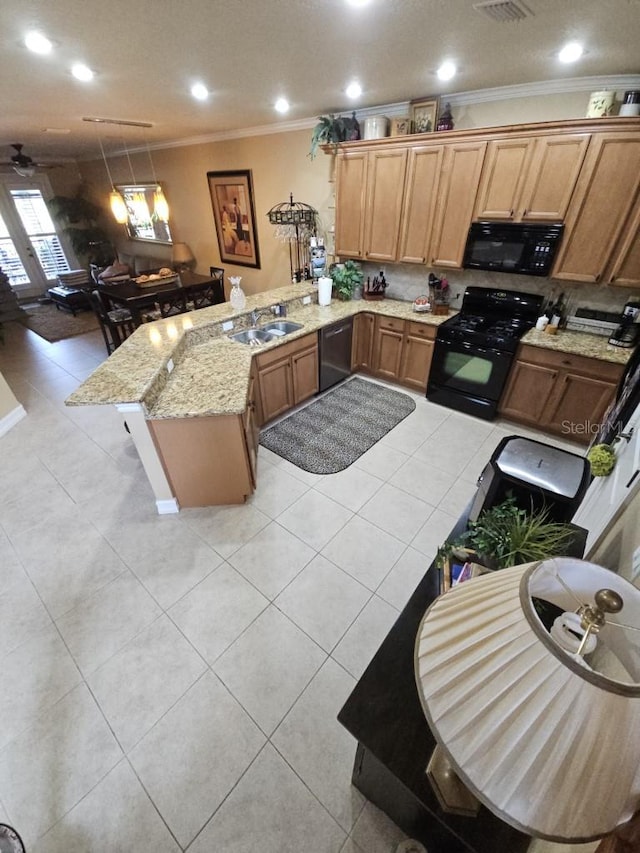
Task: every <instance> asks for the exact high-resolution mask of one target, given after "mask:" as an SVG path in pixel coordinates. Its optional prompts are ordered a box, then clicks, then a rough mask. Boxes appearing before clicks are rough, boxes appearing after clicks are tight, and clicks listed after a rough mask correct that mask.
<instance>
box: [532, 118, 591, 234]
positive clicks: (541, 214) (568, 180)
mask: <svg viewBox="0 0 640 853" xmlns="http://www.w3.org/2000/svg"><path fill="white" fill-rule="evenodd" d="M590 139H591V134H589V133H572V134H568V133H567V134H562V135H560V136H541V137H539V138H538V139H536V141H535V146H534V149H533V157H532V158H531V160H530V162H529V168H528V177H527V180H526V182H525V185H524V188H523V192H522V199H521V202H520V206H519V216H520V218H521V219H523V220H526V221H530V222H532V221H538V222H539V221H547V222H563V221H564V219H565V217H566V215H567V210H568V209H569V203H570V202H571V196H572V195H573V191H574V189H575V187H576V184H577V183H578V177H579V176H580V170H581V168H582V164H583V163H584V158H585V155H586V153H587V148H588V146H589V141H590Z"/></svg>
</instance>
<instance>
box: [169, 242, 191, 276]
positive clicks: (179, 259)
mask: <svg viewBox="0 0 640 853" xmlns="http://www.w3.org/2000/svg"><path fill="white" fill-rule="evenodd" d="M171 263H172V264H173V267H174V269H175V270H176V272H186V271H187V270H190V269H191V267H192V266H193V264H194V263H195V257H194V256H193V252H192V251H191V249H190V248H189V246H188V245H187V243H174V244H173V249H172V250H171Z"/></svg>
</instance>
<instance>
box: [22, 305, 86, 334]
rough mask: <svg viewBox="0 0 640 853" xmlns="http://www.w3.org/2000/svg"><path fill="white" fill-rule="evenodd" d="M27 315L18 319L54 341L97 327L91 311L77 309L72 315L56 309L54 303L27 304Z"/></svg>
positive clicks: (32, 329) (33, 330)
mask: <svg viewBox="0 0 640 853" xmlns="http://www.w3.org/2000/svg"><path fill="white" fill-rule="evenodd" d="M26 312H27V316H26V317H23V318H22V319H21V320H19V321H18V322H19V323H22V325H23V326H26V327H27V328H28V329H31V331H32V332H35V333H36V335H40V337H41V338H44V339H45V340H46V341H50V342H51V343H54V341H61V340H64V338H73V337H75V336H76V335H84V334H85V333H86V332H93V331H94V330H95V329H99V328H100V326H99V325H98V318H97V317H96V315H95V314H94V313H93V311H78V313H77V314H76V316H75V317H74V316H73V314H71V313H70V312H69V311H65V310H64V309H61V310H58V309H57V308H56V306H55V305H53V304H51V305H29V307H28V308H26Z"/></svg>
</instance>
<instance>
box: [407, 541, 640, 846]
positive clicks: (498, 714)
mask: <svg viewBox="0 0 640 853" xmlns="http://www.w3.org/2000/svg"><path fill="white" fill-rule="evenodd" d="M415 673H416V682H417V686H418V693H419V695H420V700H421V702H422V707H423V710H424V712H425V715H426V717H427V720H428V722H429V725H430V727H431V729H432V731H433V733H434V736H435V738H436V741H437V743H438V747H436V752H438V750H439V749H440V750H442V751H444V753H445V755H446V758H447V759H448V762H449V764H448V766H447V762H444V764H445V768H444V773H442V774H439V773H438V770H439V767H440V769H441V768H442V764H443V762H442V761H441V760H439V759H436V760H435V761H434V762H432V765H430V768H431V772H430V774H429V776H430V779H431V781H432V784H434V783H435V784H434V789H435V791H436V793H437V795H438V798H439V800H440V802H441V805H442V806H443V808H449V807H451V808H450V810H453V811H459V812H461V813H470V811H471V810H472V809H471V808H470V806H469V803H468V802H467V803H464V804H463V805H459V804H457V803H456V802H455V801H453V802H452V801H451V800H449V799H448V796H449V795H448V791H447V780H448V781H449V782H453V783H454V784H453V786H452V787H453V789H454V790H455V789H456V786H457V788H458V790H459V789H462V792H463V794H464V795H465V796H466V797H467V798H468V797H469V796H471V794H473V795H475V797H477V799H478V800H479V801H480V802H481V803H483V804H484V805H485V806H486V807H487V808H489V809H490V810H491V811H492V812H494V813H495V814H496V815H498V817H500V818H501V819H502V820H504V821H505V822H506V823H509V824H510V825H512V826H514V827H515V828H516V829H519V830H521V831H523V832H525V833H527V834H529V835H534V836H537V837H540V838H545V839H547V840H551V841H565V842H573V843H578V842H584V841H592V840H594V839H597V838H601V837H602V836H603V835H606V834H607V833H609V832H611V831H613V830H614V829H615V827H616V826H617V825H619V824H621V823H624V822H625V821H627V820H628V819H629V818H630V817H631V816H632V814H633V813H634V812H636V811H637V810H638V808H639V807H640V590H638V589H636V587H635V586H633V585H632V584H631V583H629V582H628V581H626V580H624V579H623V578H621V577H619V576H618V575H617V574H615V573H614V572H611V571H609V570H608V569H605V568H603V567H602V566H598V565H595V564H593V563H588V562H585V561H583V560H576V559H572V558H568V557H567V558H564V557H563V558H554V559H551V560H544V561H542V562H538V563H529V564H526V565H523V566H514V567H512V568H507V569H501V570H500V571H496V572H492V573H490V574H488V575H483V576H481V577H479V578H476V579H472V580H468V581H465V582H464V583H461V584H458V585H457V586H455V587H453V588H452V589H451V590H449V591H448V592H446V593H445V594H444V595H441V596H440V597H439V598H437V599H436V600H435V602H434V603H433V604H432V606H431V607H430V608H429V610H427V612H426V614H425V616H424V617H423V620H422V623H421V625H420V628H419V631H418V635H417V640H416V654H415ZM452 771H453V772H452ZM456 777H457V778H456Z"/></svg>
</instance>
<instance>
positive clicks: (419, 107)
mask: <svg viewBox="0 0 640 853" xmlns="http://www.w3.org/2000/svg"><path fill="white" fill-rule="evenodd" d="M410 104H411V124H412V126H413V132H414V133H433V131H434V130H435V129H436V121H437V119H438V108H439V106H440V98H438V97H431V98H417V99H415V100H413V101H411V102H410Z"/></svg>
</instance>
